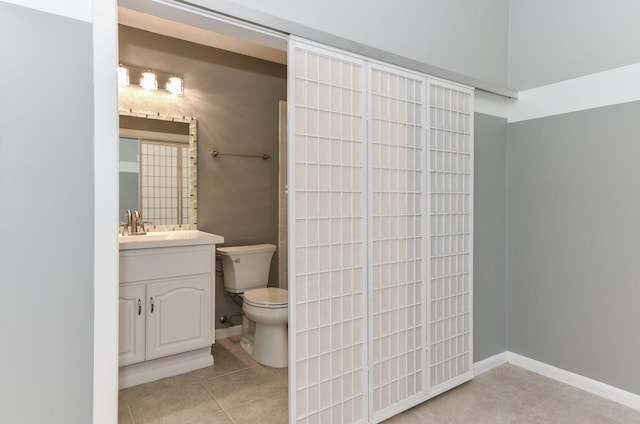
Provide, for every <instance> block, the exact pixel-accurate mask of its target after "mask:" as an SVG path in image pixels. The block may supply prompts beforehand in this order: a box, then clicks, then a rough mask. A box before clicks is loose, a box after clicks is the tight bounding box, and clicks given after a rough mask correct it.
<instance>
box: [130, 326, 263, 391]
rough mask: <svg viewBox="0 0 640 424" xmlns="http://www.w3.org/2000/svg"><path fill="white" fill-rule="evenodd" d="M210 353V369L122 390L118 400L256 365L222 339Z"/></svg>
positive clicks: (240, 349) (226, 340)
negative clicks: (211, 362)
mask: <svg viewBox="0 0 640 424" xmlns="http://www.w3.org/2000/svg"><path fill="white" fill-rule="evenodd" d="M238 340H239V339H238ZM236 345H237V346H236ZM212 353H213V358H214V363H213V366H211V367H206V368H201V369H198V370H195V371H191V372H188V373H185V374H180V375H176V376H173V377H167V378H163V379H161V380H157V381H153V382H151V383H146V384H141V385H138V386H134V387H129V388H126V389H123V390H121V391H120V392H119V398H124V399H126V400H128V401H133V400H136V399H140V398H143V397H146V396H149V395H151V394H153V393H157V392H160V391H163V390H167V389H170V388H174V387H180V386H185V385H187V384H192V383H195V382H198V381H201V380H206V379H209V378H212V377H216V376H219V375H224V374H229V373H231V372H235V371H239V370H242V369H246V368H249V367H253V366H256V365H257V364H258V363H257V362H256V361H255V360H254V359H253V358H252V357H251V356H250V355H249V354H247V353H246V352H245V351H244V350H243V349H242V347H240V343H239V342H238V343H234V342H233V341H231V340H229V339H222V341H218V342H216V344H215V345H213V347H212Z"/></svg>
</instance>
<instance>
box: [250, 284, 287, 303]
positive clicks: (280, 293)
mask: <svg viewBox="0 0 640 424" xmlns="http://www.w3.org/2000/svg"><path fill="white" fill-rule="evenodd" d="M244 301H245V302H247V303H249V304H254V305H262V306H272V307H278V306H287V303H289V292H287V291H286V290H285V289H278V288H275V287H266V288H261V289H253V290H247V291H246V292H244Z"/></svg>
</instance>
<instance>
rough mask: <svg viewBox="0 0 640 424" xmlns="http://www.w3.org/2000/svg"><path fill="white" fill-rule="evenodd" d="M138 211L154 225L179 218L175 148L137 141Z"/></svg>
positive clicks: (174, 221) (171, 145) (170, 145)
mask: <svg viewBox="0 0 640 424" xmlns="http://www.w3.org/2000/svg"><path fill="white" fill-rule="evenodd" d="M140 150H141V154H140V159H141V160H140V167H141V172H140V175H142V181H141V184H140V212H141V214H142V218H143V219H144V220H146V221H151V222H152V223H153V225H169V224H174V223H176V222H177V221H178V174H177V168H178V166H177V164H178V147H177V145H175V144H166V143H160V142H151V141H146V140H140Z"/></svg>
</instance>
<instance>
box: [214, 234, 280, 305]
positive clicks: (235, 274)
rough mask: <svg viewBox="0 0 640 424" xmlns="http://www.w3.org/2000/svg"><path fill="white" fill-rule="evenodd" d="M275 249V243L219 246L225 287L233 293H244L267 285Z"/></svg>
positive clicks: (218, 250)
mask: <svg viewBox="0 0 640 424" xmlns="http://www.w3.org/2000/svg"><path fill="white" fill-rule="evenodd" d="M275 251H276V246H275V245H273V244H253V245H248V246H227V247H218V248H217V249H216V252H217V253H219V254H220V257H221V258H222V272H223V275H224V276H223V279H224V289H225V290H226V291H228V292H231V293H244V292H245V291H247V290H250V289H256V288H260V287H267V285H268V283H269V268H270V267H271V257H272V256H273V252H275Z"/></svg>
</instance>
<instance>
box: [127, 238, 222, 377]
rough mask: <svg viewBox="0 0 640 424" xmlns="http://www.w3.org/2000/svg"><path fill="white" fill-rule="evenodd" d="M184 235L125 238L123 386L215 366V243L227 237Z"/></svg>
mask: <svg viewBox="0 0 640 424" xmlns="http://www.w3.org/2000/svg"><path fill="white" fill-rule="evenodd" d="M175 233H178V232H175ZM180 233H184V234H171V233H169V234H168V235H167V237H166V238H163V237H162V234H164V233H150V234H149V235H147V236H140V238H139V239H135V238H134V236H130V237H127V238H124V237H121V239H120V317H119V366H120V387H121V388H122V387H129V386H132V385H135V384H141V383H144V382H148V381H153V380H156V379H158V378H163V377H167V376H170V375H176V374H180V373H183V372H188V371H191V370H193V369H197V368H203V367H206V366H210V365H212V364H213V357H212V356H211V344H212V343H214V340H215V337H214V331H215V323H214V319H215V313H214V309H215V290H214V283H215V244H217V243H222V242H223V241H224V239H223V238H222V237H220V236H214V235H212V234H207V233H202V232H200V231H184V232H180ZM189 233H192V234H193V235H194V238H193V239H192V240H189V238H188V235H189ZM203 234H204V235H208V236H211V237H204V236H202V235H203Z"/></svg>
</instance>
